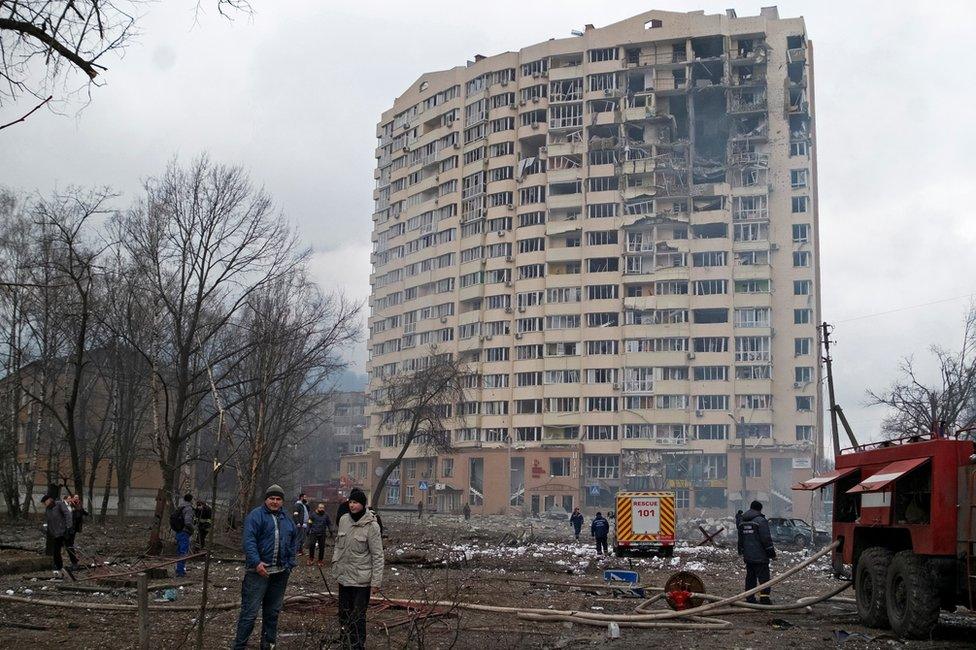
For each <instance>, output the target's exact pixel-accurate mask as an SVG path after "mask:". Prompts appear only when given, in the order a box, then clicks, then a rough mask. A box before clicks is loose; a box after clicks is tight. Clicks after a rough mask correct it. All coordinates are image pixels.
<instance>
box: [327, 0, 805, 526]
mask: <svg viewBox="0 0 976 650" xmlns="http://www.w3.org/2000/svg"><path fill="white" fill-rule="evenodd" d="M577 34H578V35H576V36H574V37H571V38H563V39H554V40H549V41H546V42H544V43H539V44H536V45H531V46H529V47H526V48H523V49H521V50H519V51H517V52H506V53H503V54H499V55H496V56H491V57H484V56H476V57H475V60H474V61H469V62H468V63H467V65H466V66H458V67H455V68H451V69H449V70H444V71H440V72H430V73H426V74H423V75H421V76H420V78H419V79H418V80H417V81H416V82H415V83H414V84H412V85H411V86H410V88H408V89H406V91H405V92H404V93H403V94H402V95H401V96H400V97H399V98H398V99H397V100H396V101H395V102H394V105H393V107H392V108H390V109H389V110H388V111H386V112H384V113H383V115H382V117H381V119H380V122H379V125H378V129H377V136H378V138H379V142H378V147H377V149H376V158H377V167H376V172H375V178H376V190H375V193H374V196H375V200H376V208H375V213H374V214H373V222H374V229H373V242H374V252H373V254H372V263H373V271H372V275H371V283H372V295H371V298H370V306H371V314H370V319H369V326H370V334H369V353H370V358H369V375H370V387H369V390H371V391H375V390H376V389H377V388H378V386H379V385H380V383H381V380H382V377H384V376H386V375H389V374H392V373H406V372H410V371H411V370H412V369H415V368H417V367H418V366H419V364H422V363H424V359H426V358H427V357H429V356H430V355H431V354H445V353H450V354H452V355H456V356H457V357H458V358H460V359H461V360H462V361H464V362H466V363H468V364H469V367H470V368H471V371H472V373H473V374H472V376H471V377H470V381H469V384H468V385H469V388H468V396H467V400H468V401H466V402H465V403H463V404H455V405H452V408H453V409H455V412H458V411H460V412H463V413H464V414H465V419H464V422H463V423H462V422H458V423H457V426H456V428H454V429H453V430H452V435H453V441H454V445H455V447H456V452H455V453H453V454H451V455H442V456H439V457H424V456H423V454H422V453H421V451H420V450H419V449H412V450H411V451H410V452H409V453H408V454H407V457H406V460H405V461H404V463H403V465H402V466H401V467H400V469H399V470H398V471H397V472H395V473H394V474H393V476H392V477H391V479H390V480H389V481H388V482H387V486H386V490H385V494H384V501H385V504H383V505H386V504H391V505H392V504H401V505H404V506H408V505H409V506H412V507H416V504H417V502H418V501H419V500H421V499H424V500H425V503H426V505H427V507H428V508H436V509H437V510H440V511H456V510H458V509H459V508H461V506H462V505H463V504H464V503H468V504H470V506H471V509H472V511H473V512H476V513H477V512H483V513H499V512H539V511H544V510H549V509H550V508H552V507H562V508H565V509H570V508H571V506H573V505H582V506H584V507H603V508H607V507H610V506H611V504H612V503H613V501H612V495H613V494H614V492H615V491H617V490H618V489H639V490H643V489H655V488H669V489H675V490H676V491H677V505H678V508H679V509H685V512H689V511H694V512H695V513H697V512H699V511H700V510H707V511H712V512H713V513H716V514H717V513H718V512H722V513H727V512H728V511H729V510H732V509H734V508H736V507H737V506H739V504H740V502H741V500H742V499H743V498H748V499H753V498H759V499H761V500H763V501H764V502H766V503H767V504H768V505H767V512H770V513H772V514H787V513H791V512H792V513H794V514H797V515H800V516H802V515H806V514H808V513H809V510H810V503H809V502H802V501H800V500H799V499H797V500H796V501H793V499H794V497H793V496H792V494H791V491H790V485H791V483H792V482H793V480H794V479H795V478H805V477H807V476H809V474H810V469H809V468H810V466H811V463H812V462H814V461H815V458H816V456H817V453H818V450H819V449H820V448H821V436H820V432H821V427H820V419H821V418H820V395H819V388H818V386H819V381H820V370H819V363H818V360H819V356H818V337H817V329H816V325H817V322H818V319H819V311H820V301H819V287H820V283H819V277H818V276H819V255H818V238H817V235H818V231H817V195H816V166H815V147H814V130H813V126H814V120H813V67H812V48H811V44H810V42H809V41H808V40H807V38H806V33H805V29H804V24H803V20H802V19H799V18H792V19H780V18H779V16H778V14H777V10H776V8H774V7H771V8H766V9H763V10H762V12H761V14H760V15H759V16H751V17H741V18H740V17H736V15H735V13H734V12H732V11H730V12H728V13H727V14H726V15H705V14H704V13H702V12H691V13H671V12H662V11H650V12H647V13H645V14H642V15H639V16H635V17H633V18H630V19H627V20H624V21H622V22H619V23H615V24H612V25H609V26H607V27H603V28H599V29H597V28H593V27H592V26H590V25H587V26H586V29H585V31H584V32H582V33H581V34H580V33H577ZM435 346H436V348H435ZM432 348H435V349H434V350H432ZM379 408H380V407H378V406H377V405H376V404H375V403H373V404H370V405H368V406H367V414H368V416H369V423H368V426H367V430H366V450H365V452H364V453H362V454H359V455H351V456H346V457H344V459H343V462H342V468H341V469H342V472H343V474H344V475H345V476H346V478H347V479H348V480H351V481H353V482H359V483H362V484H366V485H369V486H371V487H372V482H373V481H375V480H376V476H377V474H378V471H377V470H378V469H379V468H380V467H381V466H382V465H383V464H384V463H386V462H388V461H389V460H390V459H391V458H393V457H395V456H396V454H397V452H398V451H399V447H398V446H397V443H398V440H397V436H396V435H395V434H394V433H392V432H390V431H387V430H382V431H381V430H380V429H379V427H378V425H379V422H380V419H381V418H382V413H381V412H379ZM422 486H423V487H427V488H428V489H427V490H422V489H421V487H422ZM743 491H745V494H743Z"/></svg>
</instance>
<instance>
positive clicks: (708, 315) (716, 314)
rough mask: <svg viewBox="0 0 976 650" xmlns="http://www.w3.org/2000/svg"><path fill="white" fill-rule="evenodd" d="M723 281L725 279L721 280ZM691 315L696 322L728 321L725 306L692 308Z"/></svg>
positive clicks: (727, 311) (727, 312)
mask: <svg viewBox="0 0 976 650" xmlns="http://www.w3.org/2000/svg"><path fill="white" fill-rule="evenodd" d="M722 282H725V280H722ZM692 316H693V317H694V322H696V323H727V322H729V310H728V309H725V308H718V307H715V308H712V309H694V310H692Z"/></svg>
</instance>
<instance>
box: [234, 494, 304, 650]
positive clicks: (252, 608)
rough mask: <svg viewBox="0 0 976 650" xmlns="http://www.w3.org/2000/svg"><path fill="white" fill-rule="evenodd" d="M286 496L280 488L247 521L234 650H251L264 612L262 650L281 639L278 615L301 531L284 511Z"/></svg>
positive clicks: (243, 543)
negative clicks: (253, 637)
mask: <svg viewBox="0 0 976 650" xmlns="http://www.w3.org/2000/svg"><path fill="white" fill-rule="evenodd" d="M284 502H285V493H284V491H283V490H282V489H281V487H280V486H278V485H272V486H271V487H269V488H268V489H267V490H265V492H264V504H263V505H260V506H258V507H257V508H254V509H253V510H251V512H249V513H248V515H247V517H246V518H245V519H244V534H243V539H242V546H243V547H244V568H245V572H244V581H243V582H242V583H241V611H240V614H239V615H238V618H237V636H236V637H235V638H234V650H244V649H245V648H247V640H248V639H249V638H250V636H251V632H252V631H253V630H254V622H255V621H256V620H257V617H258V612H259V611H260V612H261V648H262V650H264V649H270V648H273V647H274V645H275V642H276V641H277V639H278V615H279V614H280V613H281V606H282V604H283V603H284V600H285V587H287V586H288V576H289V575H290V574H291V569H292V567H294V566H295V538H296V537H297V533H296V531H297V529H296V528H295V523H294V522H293V521H292V518H290V517H288V516H287V515H286V514H285V512H283V511H282V505H284Z"/></svg>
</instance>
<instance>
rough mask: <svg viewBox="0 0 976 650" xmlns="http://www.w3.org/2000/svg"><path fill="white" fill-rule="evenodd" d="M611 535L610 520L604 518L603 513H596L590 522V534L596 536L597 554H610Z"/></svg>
mask: <svg viewBox="0 0 976 650" xmlns="http://www.w3.org/2000/svg"><path fill="white" fill-rule="evenodd" d="M609 535H610V522H609V521H607V520H606V519H604V517H603V513H602V512H598V513H596V517H594V518H593V522H592V523H591V524H590V536H591V537H594V538H596V554H597V555H609V550H608V549H607V537H608V536H609Z"/></svg>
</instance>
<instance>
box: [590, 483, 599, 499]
mask: <svg viewBox="0 0 976 650" xmlns="http://www.w3.org/2000/svg"><path fill="white" fill-rule="evenodd" d="M590 496H591V497H598V496H600V487H599V486H597V485H591V486H590Z"/></svg>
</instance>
